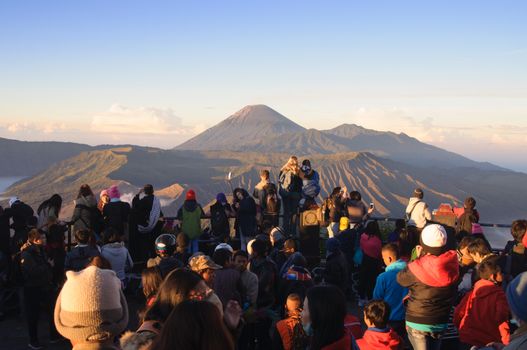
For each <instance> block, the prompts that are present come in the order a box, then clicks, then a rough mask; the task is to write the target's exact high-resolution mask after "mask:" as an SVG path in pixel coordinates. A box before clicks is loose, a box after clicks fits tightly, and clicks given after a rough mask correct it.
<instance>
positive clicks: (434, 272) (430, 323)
mask: <svg viewBox="0 0 527 350" xmlns="http://www.w3.org/2000/svg"><path fill="white" fill-rule="evenodd" d="M446 243H447V234H446V231H445V229H444V228H443V227H442V226H441V225H436V224H433V225H428V226H426V227H425V228H424V229H423V232H422V233H421V239H420V245H419V246H417V251H418V256H419V257H418V258H417V259H416V260H415V261H413V262H411V263H410V264H408V266H407V267H406V268H404V269H403V270H402V271H400V272H399V273H398V274H397V282H398V283H399V284H400V285H401V286H402V287H406V288H408V289H409V298H408V300H407V305H406V327H407V330H408V338H409V340H410V342H411V343H412V346H413V348H414V349H439V348H440V346H441V336H442V334H443V333H444V331H445V330H446V328H447V323H448V319H449V315H450V311H451V308H452V305H453V303H454V299H455V296H456V291H457V281H458V279H459V264H458V261H457V254H456V251H454V250H447V248H446Z"/></svg>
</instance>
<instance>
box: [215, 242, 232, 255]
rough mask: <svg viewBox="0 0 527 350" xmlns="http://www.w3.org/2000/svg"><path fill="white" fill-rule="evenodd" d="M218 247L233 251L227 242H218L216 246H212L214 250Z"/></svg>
mask: <svg viewBox="0 0 527 350" xmlns="http://www.w3.org/2000/svg"><path fill="white" fill-rule="evenodd" d="M218 249H227V250H228V251H229V252H231V253H233V252H234V249H232V247H231V246H230V245H229V244H227V243H220V244H218V245H217V246H216V248H214V251H216V250H218Z"/></svg>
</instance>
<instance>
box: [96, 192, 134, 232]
mask: <svg viewBox="0 0 527 350" xmlns="http://www.w3.org/2000/svg"><path fill="white" fill-rule="evenodd" d="M107 192H108V197H109V199H110V200H109V202H108V203H106V205H105V206H104V208H103V211H102V213H103V217H104V224H105V227H106V228H109V227H111V228H112V229H114V230H115V231H117V232H120V233H121V235H122V236H123V237H125V238H128V234H127V233H128V221H129V219H130V204H128V203H126V202H122V201H121V193H120V192H119V188H118V187H117V186H116V185H113V186H111V187H110V188H109V189H108V191H107ZM126 240H127V239H126Z"/></svg>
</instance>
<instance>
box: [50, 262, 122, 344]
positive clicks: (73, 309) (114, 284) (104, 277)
mask: <svg viewBox="0 0 527 350" xmlns="http://www.w3.org/2000/svg"><path fill="white" fill-rule="evenodd" d="M66 277H67V280H66V283H64V287H62V290H61V292H60V294H59V296H58V298H57V303H56V304H55V313H54V318H55V326H56V327H57V331H58V332H59V333H60V334H61V335H63V336H64V337H65V338H68V339H69V340H73V341H75V342H79V343H86V342H104V341H107V340H111V339H113V338H114V337H115V336H117V335H119V334H120V333H121V332H122V331H123V330H124V329H125V328H126V326H127V325H128V305H127V303H126V299H125V297H124V294H123V292H122V290H121V281H120V280H119V279H118V278H117V276H116V275H115V272H114V271H112V270H103V269H100V268H98V267H96V266H89V267H87V268H85V269H84V270H82V271H79V272H74V271H68V272H67V273H66Z"/></svg>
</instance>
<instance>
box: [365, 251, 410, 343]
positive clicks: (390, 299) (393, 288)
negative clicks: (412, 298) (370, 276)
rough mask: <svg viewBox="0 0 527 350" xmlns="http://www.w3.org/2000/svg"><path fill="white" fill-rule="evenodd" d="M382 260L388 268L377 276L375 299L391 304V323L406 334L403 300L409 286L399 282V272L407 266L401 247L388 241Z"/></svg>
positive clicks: (389, 319)
mask: <svg viewBox="0 0 527 350" xmlns="http://www.w3.org/2000/svg"><path fill="white" fill-rule="evenodd" d="M382 260H383V261H384V265H386V269H385V271H384V272H383V273H381V274H380V275H379V276H377V281H376V283H375V289H374V290H373V299H378V300H384V301H385V302H386V303H388V305H389V306H390V310H391V312H390V314H389V315H388V316H389V317H388V321H389V325H390V326H391V327H392V328H393V329H394V330H395V331H396V332H397V334H399V335H400V336H404V335H405V334H406V326H405V324H404V319H405V310H404V304H403V300H404V298H405V297H406V296H407V295H408V288H404V287H402V286H401V285H400V284H399V283H397V274H398V273H399V271H402V270H403V269H404V268H405V267H406V262H405V261H404V260H401V259H400V258H399V247H398V246H397V245H396V244H395V243H388V244H386V245H384V246H383V247H382Z"/></svg>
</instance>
